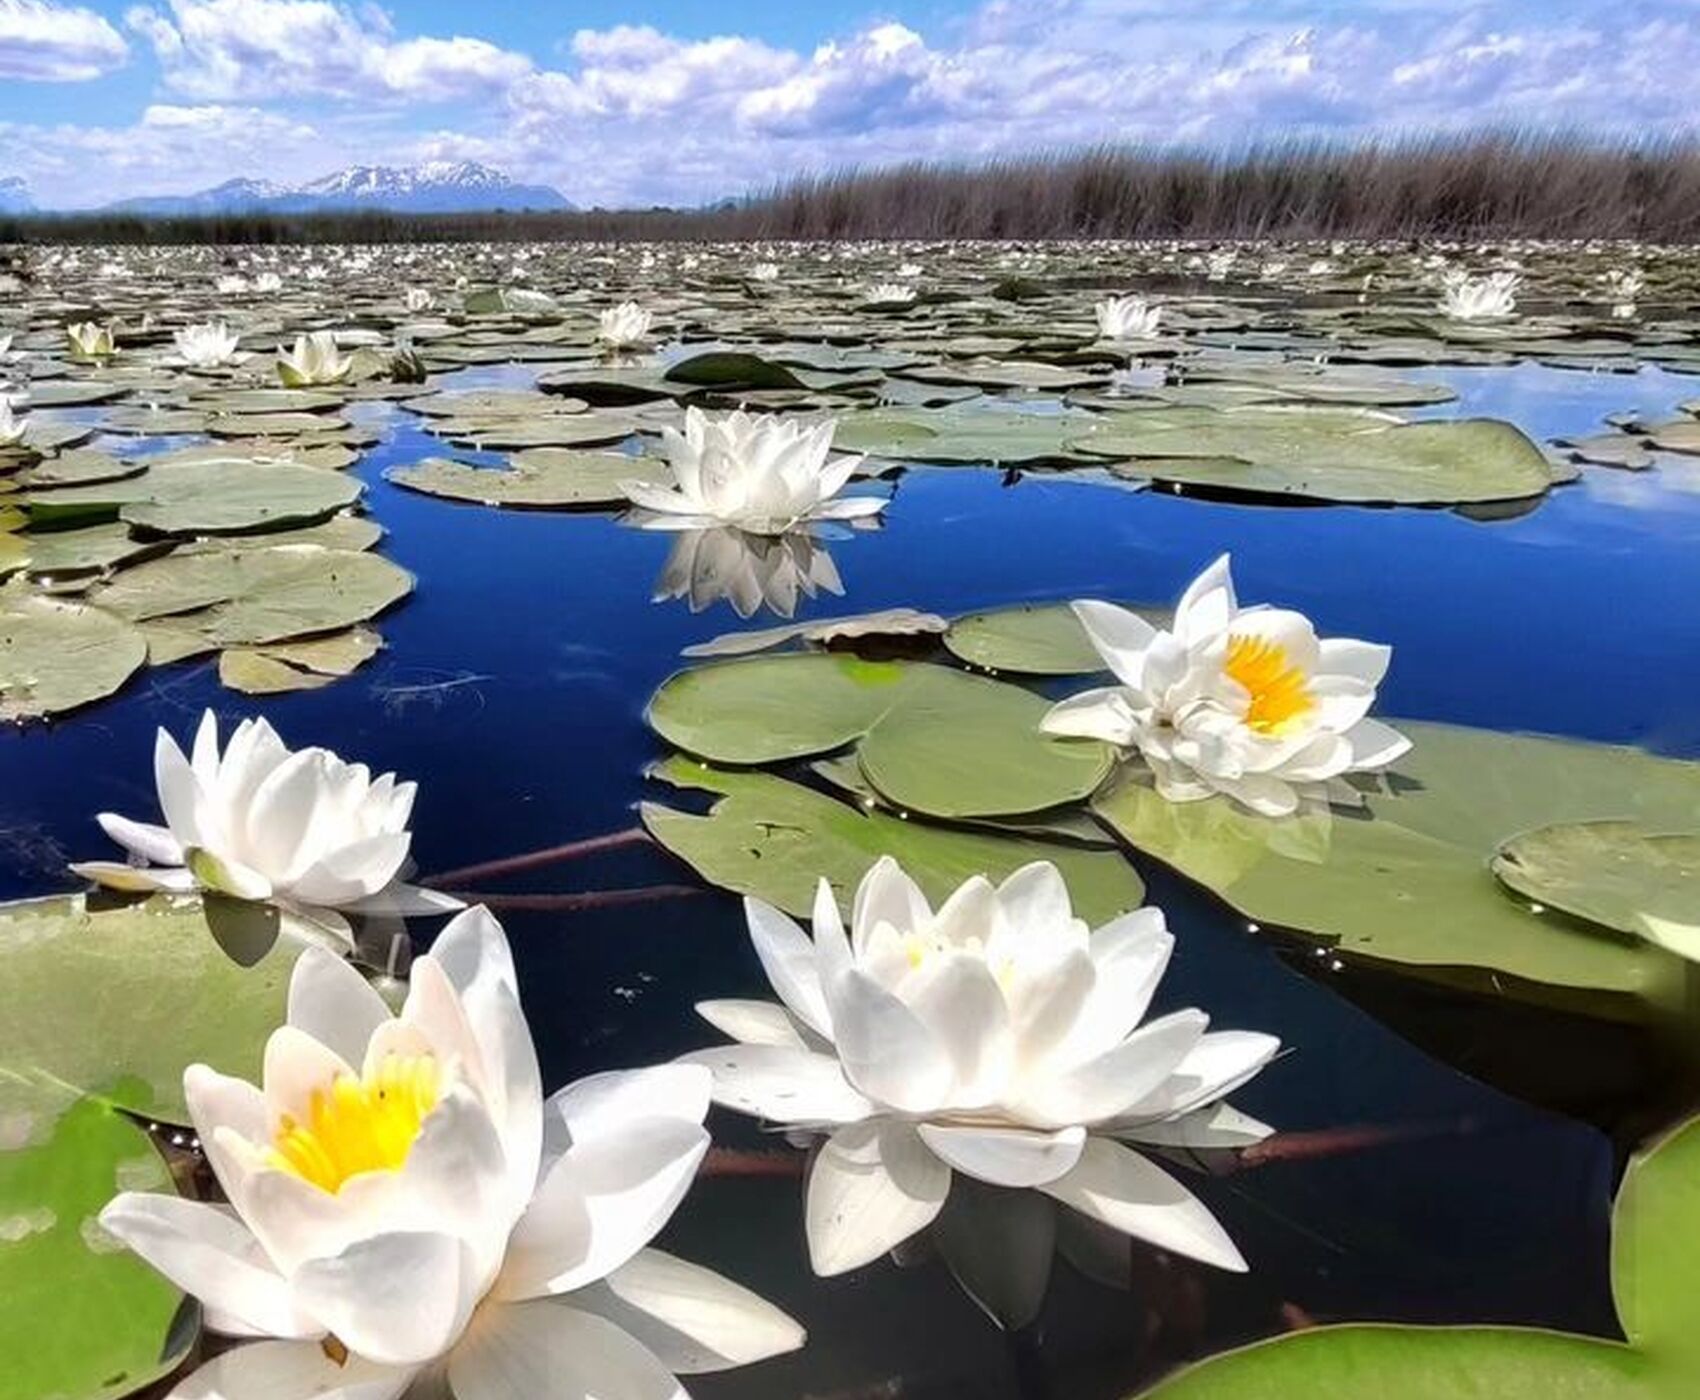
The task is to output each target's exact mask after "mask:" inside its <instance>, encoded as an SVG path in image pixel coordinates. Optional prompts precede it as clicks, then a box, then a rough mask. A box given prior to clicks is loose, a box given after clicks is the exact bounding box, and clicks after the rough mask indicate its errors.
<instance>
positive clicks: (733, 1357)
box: [100, 909, 803, 1400]
mask: <svg viewBox="0 0 1700 1400" xmlns="http://www.w3.org/2000/svg"><path fill="white" fill-rule="evenodd" d="M183 1090H184V1097H185V1099H186V1100H187V1101H188V1105H189V1114H190V1117H191V1118H192V1119H193V1121H194V1125H195V1130H196V1132H197V1134H198V1135H199V1138H200V1141H201V1144H202V1147H203V1148H204V1150H205V1152H206V1154H207V1159H208V1161H209V1163H210V1164H211V1166H212V1169H213V1172H214V1174H215V1175H216V1176H217V1178H218V1181H219V1184H220V1186H222V1187H223V1189H224V1194H225V1196H226V1198H227V1199H228V1201H229V1205H228V1206H221V1205H211V1204H204V1203H202V1202H199V1201H191V1200H185V1199H183V1198H182V1197H180V1196H176V1195H154V1194H149V1193H142V1192H131V1191H126V1192H123V1193H121V1194H120V1195H118V1196H117V1197H116V1198H114V1199H113V1200H112V1201H111V1202H110V1204H108V1205H107V1207H106V1208H105V1209H104V1210H103V1211H102V1212H101V1215H100V1223H101V1225H102V1227H103V1228H104V1229H105V1230H106V1231H107V1232H108V1233H109V1234H110V1235H112V1236H115V1237H116V1238H117V1239H119V1240H121V1241H123V1242H124V1243H125V1244H127V1245H129V1247H130V1248H131V1249H132V1250H133V1251H134V1252H135V1253H136V1254H138V1255H140V1256H141V1257H142V1258H143V1259H145V1260H146V1261H147V1262H148V1263H150V1264H152V1265H153V1267H154V1268H156V1269H158V1270H159V1272H160V1273H162V1274H164V1275H165V1276H166V1277H167V1278H169V1279H170V1280H171V1281H172V1282H173V1283H175V1284H176V1285H177V1286H178V1287H179V1288H181V1289H183V1290H184V1292H186V1293H188V1294H191V1295H192V1296H194V1297H196V1298H198V1299H199V1300H200V1303H201V1307H202V1310H203V1311H202V1316H203V1319H204V1321H205V1323H206V1326H207V1328H208V1329H209V1330H210V1331H213V1332H217V1333H223V1334H226V1335H228V1336H232V1337H235V1338H238V1339H240V1344H239V1345H237V1346H235V1347H234V1348H232V1349H230V1350H226V1351H223V1352H222V1353H220V1354H219V1355H218V1356H216V1357H214V1359H212V1360H211V1361H208V1362H206V1363H205V1364H204V1365H202V1366H201V1368H200V1369H199V1370H197V1371H196V1372H194V1373H193V1374H192V1375H191V1376H190V1377H189V1378H188V1379H187V1380H185V1381H183V1382H181V1383H180V1384H179V1386H178V1388H177V1390H175V1391H174V1392H173V1394H175V1395H177V1396H178V1397H180V1400H189V1397H200V1400H212V1397H217V1400H308V1397H314V1396H317V1397H320V1400H395V1398H396V1397H399V1396H402V1395H403V1394H404V1393H410V1394H413V1395H432V1396H443V1397H449V1396H452V1397H454V1400H548V1397H554V1396H560V1397H566V1396H586V1397H588V1396H593V1395H594V1396H604V1397H608V1398H609V1400H679V1397H683V1396H684V1394H685V1392H684V1390H683V1388H682V1387H681V1386H680V1385H679V1383H678V1381H677V1380H676V1379H675V1375H676V1373H678V1372H694V1371H715V1370H723V1369H727V1368H730V1367H733V1366H739V1365H744V1364H747V1363H750V1362H754V1361H759V1360H762V1359H764V1358H766V1357H769V1356H774V1355H778V1354H779V1353H781V1352H785V1351H791V1350H794V1349H795V1348H797V1347H798V1346H801V1345H802V1342H803V1331H802V1329H801V1328H800V1327H799V1326H798V1325H797V1324H796V1323H795V1322H794V1321H792V1319H790V1318H789V1317H787V1316H786V1315H785V1314H784V1313H782V1312H780V1311H779V1310H778V1309H777V1308H775V1307H773V1306H772V1305H771V1304H769V1303H766V1302H764V1301H763V1300H762V1299H760V1298H758V1297H756V1295H755V1294H753V1293H751V1292H749V1291H748V1290H746V1289H743V1288H740V1287H738V1286H737V1285H736V1284H734V1283H731V1282H730V1281H729V1280H727V1279H724V1278H722V1277H721V1276H720V1275H719V1274H716V1273H713V1272H711V1271H710V1270H708V1269H703V1268H700V1267H698V1266H697V1265H695V1264H689V1263H686V1262H685V1261H684V1260H682V1259H677V1258H674V1257H673V1256H672V1255H669V1254H664V1253H662V1252H661V1251H659V1250H655V1249H650V1248H648V1247H647V1246H648V1244H649V1242H650V1240H651V1239H653V1238H654V1236H655V1235H656V1233H657V1232H658V1231H659V1230H660V1229H661V1228H662V1226H663V1225H665V1224H666V1223H667V1221H668V1219H669V1218H670V1217H671V1216H672V1214H673V1213H674V1211H675V1210H676V1209H677V1207H678V1205H679V1203H680V1201H681V1200H682V1199H683V1198H684V1196H685V1194H686V1193H687V1191H688V1190H689V1188H690V1184H691V1181H692V1179H693V1178H694V1177H695V1175H696V1170H697V1166H698V1163H699V1162H700V1161H701V1160H702V1156H703V1153H704V1152H705V1151H706V1150H707V1148H708V1141H709V1139H708V1134H707V1132H705V1131H704V1129H703V1126H702V1122H703V1117H704V1115H705V1113H706V1112H707V1109H708V1094H709V1075H708V1073H707V1072H706V1071H704V1070H701V1069H699V1068H697V1067H695V1066H692V1065H661V1066H657V1067H655V1068H652V1069H643V1070H634V1071H629V1072H616V1073H610V1074H598V1075H593V1076H592V1077H590V1078H588V1079H582V1080H579V1081H578V1082H577V1083H575V1084H570V1085H568V1086H567V1087H566V1088H565V1089H563V1090H561V1092H560V1093H558V1094H556V1095H555V1096H554V1097H553V1098H551V1099H549V1100H548V1101H547V1102H544V1100H543V1095H542V1079H541V1075H540V1073H539V1070H538V1063H537V1051H536V1048H535V1046H534V1044H533V1041H532V1036H531V1029H530V1027H529V1026H528V1025H527V1024H526V1019H525V1014H524V1012H523V1011H522V1010H521V1007H520V1000H519V987H518V979H517V978H516V976H515V972H514V961H513V953H512V951H511V949H510V948H509V946H508V941H507V938H506V936H505V935H504V934H503V932H502V928H501V925H500V924H498V923H497V922H496V921H495V919H493V918H492V917H491V916H490V915H489V913H487V912H486V911H485V910H483V909H473V910H469V911H468V912H466V913H465V914H462V915H461V916H460V917H459V918H457V919H455V920H454V921H453V922H452V923H450V924H449V925H448V927H447V928H445V929H444V930H443V932H442V933H441V934H440V935H439V936H438V938H437V941H436V942H435V944H433V946H432V948H431V951H430V952H429V953H427V954H425V955H424V956H422V957H420V958H419V959H417V960H416V961H415V962H414V964H413V968H412V972H411V976H410V978H409V987H408V994H407V1000H406V1002H405V1004H404V1005H403V1006H402V1009H401V1013H400V1015H394V1014H392V1013H391V1011H390V1008H389V1006H388V1005H387V1004H386V1003H385V1001H384V1000H383V998H382V997H380V996H379V995H378V993H377V992H376V991H375V990H373V988H372V987H371V985H370V984H369V983H368V982H367V981H366V979H365V978H364V977H363V976H362V975H361V974H360V973H359V972H358V971H356V970H355V969H354V968H353V967H351V966H350V965H349V964H347V963H345V962H343V961H342V960H341V959H339V958H334V957H332V956H331V955H330V954H328V953H326V952H325V951H324V950H322V949H317V948H309V949H307V950H306V951H305V952H304V953H303V954H302V955H301V957H300V958H299V960H298V961H297V962H296V964H295V969H294V971H293V973H292V974H291V977H290V985H289V996H288V1024H286V1025H284V1026H282V1027H280V1028H279V1029H278V1030H277V1031H275V1032H274V1033H273V1034H272V1036H271V1038H270V1040H269V1041H268V1042H267V1044H266V1051H265V1057H264V1078H263V1082H262V1083H261V1084H260V1085H258V1086H256V1085H253V1084H250V1083H247V1082H246V1081H244V1080H240V1079H233V1078H230V1077H228V1076H226V1075H223V1074H219V1073H217V1072H215V1071H214V1070H212V1069H210V1068H208V1067H207V1066H206V1065H192V1066H191V1067H190V1068H189V1069H188V1070H187V1071H186V1072H185V1074H184V1076H183Z"/></svg>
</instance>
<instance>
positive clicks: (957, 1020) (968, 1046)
mask: <svg viewBox="0 0 1700 1400" xmlns="http://www.w3.org/2000/svg"><path fill="white" fill-rule="evenodd" d="M964 888H968V886H964ZM959 893H960V891H959ZM985 897H986V899H987V900H990V899H992V898H993V896H992V893H991V887H990V886H987V887H986V896H985ZM947 908H948V906H947ZM986 922H989V914H988V918H987V921H986ZM978 926H979V927H982V928H984V927H985V923H984V922H982V923H980V924H979V925H978ZM901 993H902V996H903V999H904V1001H905V1002H907V1003H908V1005H909V1007H910V1009H911V1010H913V1011H914V1013H915V1015H916V1016H917V1017H919V1018H920V1020H921V1021H922V1022H923V1023H924V1024H925V1025H926V1027H927V1029H928V1030H930V1031H931V1032H932V1034H933V1036H934V1037H935V1038H936V1039H937V1041H938V1043H939V1044H940V1045H942V1046H943V1047H944V1053H945V1055H946V1056H947V1057H948V1059H949V1061H950V1066H951V1074H952V1079H953V1083H952V1086H951V1089H950V1101H951V1103H952V1104H953V1105H954V1106H956V1107H973V1108H979V1107H983V1106H985V1105H986V1104H989V1103H991V1102H992V1101H993V1100H994V1099H996V1098H997V1097H998V1096H999V1095H1000V1094H1001V1093H1002V1091H1003V1089H1004V1088H1005V1086H1006V1085H1007V1084H1008V1082H1009V1076H1010V1071H1011V1069H1012V1067H1013V1065H1014V1062H1015V1037H1014V1035H1013V1033H1012V1032H1011V1030H1010V1025H1009V1011H1008V1009H1007V1007H1006V1006H1005V1005H1004V999H1003V992H1002V991H1001V990H1000V989H999V987H998V984H997V979H996V978H994V977H993V976H992V972H991V969H990V968H988V967H987V966H986V963H985V960H984V958H983V957H981V956H980V955H978V954H974V953H945V954H942V955H935V956H934V957H932V958H930V959H929V960H928V961H927V962H926V963H925V964H923V966H922V967H921V969H920V971H918V972H916V973H915V974H914V975H913V976H911V977H910V978H908V979H906V980H905V982H904V984H903V986H902V988H901ZM887 1102H890V1100H887Z"/></svg>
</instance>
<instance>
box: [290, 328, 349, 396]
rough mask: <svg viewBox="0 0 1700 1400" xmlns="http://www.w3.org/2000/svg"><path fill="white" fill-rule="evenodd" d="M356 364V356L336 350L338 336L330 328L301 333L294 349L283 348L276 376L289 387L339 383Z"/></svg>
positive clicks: (296, 338)
mask: <svg viewBox="0 0 1700 1400" xmlns="http://www.w3.org/2000/svg"><path fill="white" fill-rule="evenodd" d="M353 368H354V360H353V358H352V357H351V356H348V355H343V354H340V353H339V352H338V351H337V348H336V336H335V335H333V334H332V333H331V332H330V331H314V332H313V333H312V334H311V335H298V336H296V337H295V348H294V349H293V350H289V351H283V350H280V351H278V355H277V377H278V379H279V380H281V381H282V383H283V385H284V387H285V388H287V389H301V388H305V387H307V386H309V385H313V384H337V383H340V382H341V381H342V380H344V379H346V378H347V377H348V372H349V371H350V370H351V369H353Z"/></svg>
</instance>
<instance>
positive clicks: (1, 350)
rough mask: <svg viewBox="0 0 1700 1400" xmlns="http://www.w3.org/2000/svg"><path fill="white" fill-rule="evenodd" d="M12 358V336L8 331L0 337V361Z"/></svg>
mask: <svg viewBox="0 0 1700 1400" xmlns="http://www.w3.org/2000/svg"><path fill="white" fill-rule="evenodd" d="M12 358H13V356H12V335H11V332H10V331H8V332H7V333H6V334H5V335H0V360H10V359H12Z"/></svg>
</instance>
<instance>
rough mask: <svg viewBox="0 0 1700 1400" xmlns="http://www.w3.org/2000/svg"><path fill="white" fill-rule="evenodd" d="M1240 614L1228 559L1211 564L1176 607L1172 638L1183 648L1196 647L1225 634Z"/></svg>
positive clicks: (1193, 582) (1187, 590) (1224, 557)
mask: <svg viewBox="0 0 1700 1400" xmlns="http://www.w3.org/2000/svg"><path fill="white" fill-rule="evenodd" d="M1238 611H1239V604H1238V602H1237V600H1236V599H1235V596H1234V579H1233V573H1232V570H1231V567H1230V559H1229V556H1228V555H1226V554H1224V555H1222V556H1221V557H1220V558H1218V559H1216V560H1215V561H1214V562H1213V563H1211V564H1210V565H1209V566H1208V567H1207V568H1206V569H1205V570H1204V572H1203V573H1201V574H1199V576H1198V577H1197V578H1195V579H1194V580H1193V581H1192V582H1191V583H1190V584H1188V585H1187V589H1186V592H1185V593H1183V594H1182V595H1181V600H1180V602H1179V603H1178V604H1176V605H1175V636H1176V637H1177V638H1178V639H1179V641H1180V643H1181V645H1182V646H1184V647H1188V648H1191V647H1196V646H1199V645H1200V644H1201V643H1203V642H1205V641H1207V640H1208V639H1209V638H1211V637H1214V636H1216V635H1217V634H1218V633H1221V632H1225V631H1226V630H1227V628H1228V624H1229V623H1230V622H1232V621H1233V620H1234V617H1235V614H1236V613H1237V612H1238Z"/></svg>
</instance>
